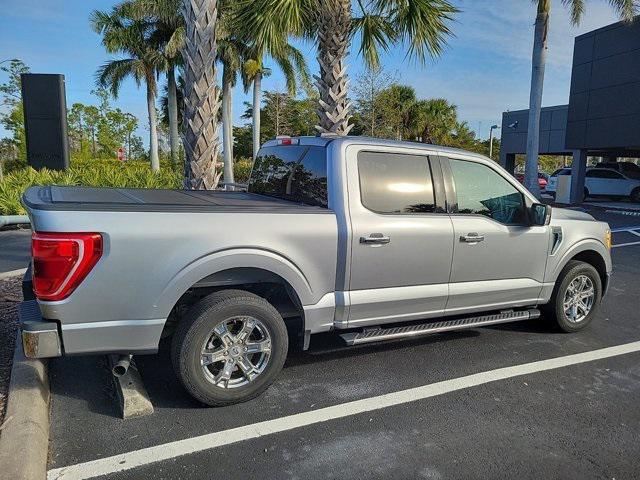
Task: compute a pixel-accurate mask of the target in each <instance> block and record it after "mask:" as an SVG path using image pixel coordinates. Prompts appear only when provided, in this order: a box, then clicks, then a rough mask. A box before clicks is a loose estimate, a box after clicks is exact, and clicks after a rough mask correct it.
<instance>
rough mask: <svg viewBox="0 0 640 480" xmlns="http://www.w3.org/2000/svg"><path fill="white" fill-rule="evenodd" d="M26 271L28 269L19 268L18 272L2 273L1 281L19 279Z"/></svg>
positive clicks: (0, 275) (0, 273)
mask: <svg viewBox="0 0 640 480" xmlns="http://www.w3.org/2000/svg"><path fill="white" fill-rule="evenodd" d="M26 271H27V269H26V268H19V269H18V270H10V271H8V272H0V280H4V279H5V278H11V277H17V276H18V275H24V272H26Z"/></svg>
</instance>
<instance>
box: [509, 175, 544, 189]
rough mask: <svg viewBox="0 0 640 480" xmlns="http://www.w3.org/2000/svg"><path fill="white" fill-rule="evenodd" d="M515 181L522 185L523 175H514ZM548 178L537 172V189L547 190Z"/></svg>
mask: <svg viewBox="0 0 640 480" xmlns="http://www.w3.org/2000/svg"><path fill="white" fill-rule="evenodd" d="M516 179H517V180H518V181H519V182H520V183H522V184H523V185H524V173H516ZM547 183H548V176H547V174H546V173H543V172H538V187H540V190H542V191H545V190H546V188H547Z"/></svg>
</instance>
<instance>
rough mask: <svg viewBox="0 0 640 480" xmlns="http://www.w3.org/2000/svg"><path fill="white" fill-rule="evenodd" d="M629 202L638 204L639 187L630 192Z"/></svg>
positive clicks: (639, 197)
mask: <svg viewBox="0 0 640 480" xmlns="http://www.w3.org/2000/svg"><path fill="white" fill-rule="evenodd" d="M631 201H632V202H635V203H640V187H638V188H636V189H635V190H634V191H633V192H631Z"/></svg>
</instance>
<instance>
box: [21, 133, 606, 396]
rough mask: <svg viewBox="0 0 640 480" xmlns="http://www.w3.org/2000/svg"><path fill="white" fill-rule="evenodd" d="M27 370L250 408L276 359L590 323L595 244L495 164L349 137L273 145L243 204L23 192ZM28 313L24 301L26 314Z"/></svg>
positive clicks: (160, 193) (567, 214) (602, 258)
mask: <svg viewBox="0 0 640 480" xmlns="http://www.w3.org/2000/svg"><path fill="white" fill-rule="evenodd" d="M23 203H24V205H25V206H26V208H27V209H28V212H29V216H30V219H31V223H32V227H33V239H32V257H33V258H32V269H33V273H32V286H33V292H34V294H35V297H36V299H35V300H32V304H31V305H32V307H34V306H35V307H37V308H31V309H30V310H29V309H27V310H28V311H30V312H31V313H30V314H27V315H26V319H25V320H24V321H23V323H22V343H23V348H24V350H25V353H26V355H27V356H30V357H55V356H60V355H78V354H99V353H110V354H114V353H117V354H121V355H131V354H136V355H139V354H149V353H155V352H157V350H158V346H159V343H160V341H161V339H163V338H167V339H168V337H172V338H171V339H170V341H171V349H172V360H173V364H174V367H175V371H176V373H177V375H178V377H179V378H180V380H181V382H182V384H183V385H184V387H185V388H186V389H187V390H188V391H189V393H190V394H191V395H193V396H194V397H195V398H196V399H198V400H199V401H201V402H203V403H205V404H208V405H225V404H230V403H235V402H239V401H244V400H248V399H250V398H253V397H255V396H257V395H258V394H260V393H261V392H263V391H264V390H265V389H266V388H267V387H268V386H269V385H270V384H271V383H272V382H273V381H274V379H275V377H276V376H277V374H278V372H279V371H280V370H281V368H282V366H283V363H284V361H285V357H286V355H287V351H288V349H289V348H290V346H294V345H300V346H301V348H305V349H306V348H307V347H308V345H309V339H310V337H311V336H312V335H314V334H317V333H320V332H329V331H333V332H336V334H339V335H340V336H341V337H342V339H344V342H345V343H346V344H347V345H353V344H361V343H366V342H374V341H379V340H386V339H397V338H403V337H415V336H419V335H424V334H428V333H434V332H442V331H448V330H458V329H463V328H475V327H479V326H483V325H491V324H497V323H503V322H513V321H519V320H527V319H532V318H537V317H539V316H540V313H541V311H543V313H544V317H545V318H547V319H551V320H552V321H554V322H555V324H556V325H557V327H559V329H561V330H563V331H565V332H575V331H577V330H580V329H581V328H583V327H585V326H586V325H587V324H588V323H589V322H590V321H591V320H592V319H593V317H594V313H595V311H596V309H597V308H598V305H599V304H600V301H601V298H602V296H603V294H604V293H605V292H606V289H607V285H608V284H609V275H610V273H611V258H610V251H609V250H610V243H611V234H610V231H609V227H608V225H607V224H606V223H602V222H598V221H596V220H594V219H593V218H592V217H591V216H589V215H588V214H586V213H582V212H579V211H574V210H565V209H560V208H551V207H550V206H547V205H543V204H540V203H538V202H537V201H536V198H535V197H533V196H532V195H531V194H530V193H529V192H528V191H527V190H526V189H525V188H524V187H523V186H522V185H520V184H519V183H518V181H517V180H516V179H515V178H513V177H512V176H511V175H509V173H507V172H506V171H505V170H504V169H502V168H501V167H500V166H498V165H497V164H496V163H495V162H493V161H491V160H490V159H488V158H486V157H483V156H481V155H477V154H473V153H468V152H465V151H461V150H455V149H449V148H443V147H437V146H432V145H423V144H417V143H408V142H405V143H403V142H393V141H385V140H377V139H367V138H360V137H344V138H327V137H300V138H278V139H276V140H273V141H269V142H267V143H266V144H265V145H264V146H263V147H262V149H261V150H260V152H259V154H258V156H257V158H256V160H255V163H254V166H253V170H252V173H251V178H250V181H249V184H248V189H247V191H178V190H134V189H120V188H115V189H99V188H82V187H55V186H50V187H33V188H30V189H28V190H27V191H26V192H25V194H24V196H23ZM36 302H37V303H36Z"/></svg>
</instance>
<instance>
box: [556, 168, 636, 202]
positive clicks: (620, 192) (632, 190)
mask: <svg viewBox="0 0 640 480" xmlns="http://www.w3.org/2000/svg"><path fill="white" fill-rule="evenodd" d="M560 175H569V176H570V175H571V169H570V168H561V169H559V170H556V171H555V172H553V174H552V175H551V177H550V178H549V184H548V185H547V193H550V194H551V195H552V196H555V193H556V189H557V180H558V176H560ZM587 197H610V198H614V199H620V198H629V199H630V200H631V201H632V202H640V180H636V179H633V178H629V177H627V176H625V175H623V174H621V173H620V172H616V171H615V170H610V169H608V168H589V169H587V172H586V174H585V179H584V198H585V199H586V198H587Z"/></svg>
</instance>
